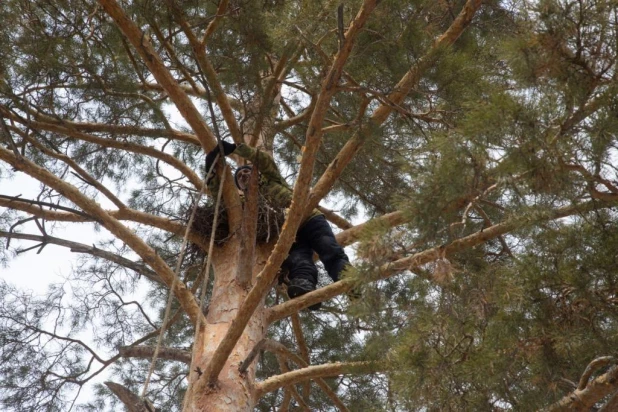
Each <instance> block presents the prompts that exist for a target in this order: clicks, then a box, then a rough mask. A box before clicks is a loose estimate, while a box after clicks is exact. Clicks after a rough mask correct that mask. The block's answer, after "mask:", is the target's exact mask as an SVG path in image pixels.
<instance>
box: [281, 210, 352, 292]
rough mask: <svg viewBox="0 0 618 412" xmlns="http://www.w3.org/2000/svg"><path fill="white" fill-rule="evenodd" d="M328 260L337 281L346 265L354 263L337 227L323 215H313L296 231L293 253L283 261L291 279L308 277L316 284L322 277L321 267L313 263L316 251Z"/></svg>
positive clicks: (324, 262)
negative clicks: (338, 238)
mask: <svg viewBox="0 0 618 412" xmlns="http://www.w3.org/2000/svg"><path fill="white" fill-rule="evenodd" d="M314 251H315V252H316V253H317V254H318V257H319V258H320V260H321V261H322V263H323V264H324V267H325V268H326V271H327V272H328V275H329V276H330V277H331V279H332V280H333V282H336V281H338V280H339V275H340V274H341V271H342V270H343V268H345V267H346V266H347V265H349V264H350V259H348V256H347V255H346V254H345V252H344V250H343V248H342V247H341V245H339V243H337V240H336V239H335V235H334V234H333V230H332V229H331V228H330V225H329V224H328V222H327V221H326V219H325V218H324V216H322V215H318V216H315V217H313V218H311V219H309V220H308V221H307V222H305V224H304V225H303V226H301V228H300V229H298V233H296V241H295V242H294V244H293V245H292V248H291V249H290V254H289V255H288V257H287V259H286V260H285V261H284V262H283V265H282V266H283V268H284V269H286V270H288V271H289V273H288V279H290V280H292V279H294V278H304V279H307V280H309V281H310V282H311V283H313V284H314V285H315V284H316V283H317V281H318V268H317V267H316V266H315V263H313V252H314Z"/></svg>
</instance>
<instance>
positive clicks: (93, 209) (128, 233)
mask: <svg viewBox="0 0 618 412" xmlns="http://www.w3.org/2000/svg"><path fill="white" fill-rule="evenodd" d="M0 160H3V161H5V162H6V163H8V164H10V165H11V166H13V167H14V168H15V169H17V170H20V171H23V172H25V173H26V174H28V175H30V176H32V177H33V178H35V179H36V180H38V181H40V182H41V183H43V184H45V185H47V186H49V187H51V188H53V189H54V190H56V191H57V192H58V193H60V194H62V195H63V196H65V197H66V198H67V199H69V200H70V201H72V202H73V203H75V204H76V205H77V206H79V207H81V208H82V209H83V210H84V211H85V212H86V213H88V214H90V215H92V216H93V217H94V218H96V219H97V220H98V221H100V222H101V224H102V225H103V226H105V228H106V229H107V230H109V231H110V232H111V233H112V234H114V235H115V236H116V237H118V238H119V239H120V240H122V241H123V242H125V243H126V244H127V246H129V247H130V248H131V249H133V251H135V253H137V254H138V255H139V256H140V257H141V258H142V259H143V260H144V262H146V263H147V264H148V265H149V266H150V267H152V268H153V269H154V270H155V272H156V273H157V274H158V275H159V276H160V277H161V279H162V280H163V282H165V284H166V285H167V286H168V287H172V285H175V287H174V288H173V292H174V294H175V295H176V297H177V298H178V301H179V302H180V305H181V306H182V308H183V309H184V311H185V312H186V313H187V315H188V316H189V318H190V319H191V321H192V322H193V323H196V322H197V319H198V317H200V316H203V315H202V312H201V311H200V309H199V305H198V304H197V302H196V301H195V297H194V296H193V294H191V291H189V290H188V289H187V287H186V285H185V284H184V283H182V281H180V279H178V278H177V276H176V274H175V273H174V272H173V271H172V270H171V269H170V267H169V266H167V264H166V263H165V261H164V260H163V259H162V258H161V257H160V256H159V255H158V254H157V253H156V252H155V251H154V250H153V249H152V248H151V247H150V246H148V245H147V244H146V243H145V242H144V241H143V240H142V239H141V238H140V237H139V236H137V235H136V234H135V233H134V232H133V231H132V230H131V229H129V228H128V227H126V226H124V225H123V224H122V223H120V222H119V221H118V220H117V219H115V218H113V217H112V216H110V215H109V214H108V213H107V212H106V211H105V210H103V209H102V208H101V206H99V205H98V204H97V203H96V202H94V201H93V200H91V199H89V198H88V197H86V196H85V195H83V194H82V193H80V192H79V190H78V189H77V188H76V187H74V186H72V185H70V184H68V183H67V182H65V181H63V180H61V179H60V178H58V177H56V176H55V175H53V174H52V173H50V172H49V171H47V170H45V169H43V168H42V167H40V166H38V165H36V164H35V163H32V162H31V161H29V160H27V159H25V158H17V157H16V156H15V155H14V154H13V153H12V152H10V151H8V150H6V149H4V148H2V147H0Z"/></svg>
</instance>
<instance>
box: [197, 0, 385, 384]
mask: <svg viewBox="0 0 618 412" xmlns="http://www.w3.org/2000/svg"><path fill="white" fill-rule="evenodd" d="M376 3H377V1H376V0H366V1H365V4H364V5H363V6H362V7H361V10H360V11H359V13H358V14H357V17H356V19H355V20H354V21H353V22H352V24H351V26H350V28H349V29H348V32H347V33H346V41H345V44H344V47H343V48H342V49H341V50H340V51H339V53H337V56H335V62H334V63H333V66H332V67H331V70H330V71H329V74H328V75H327V76H326V78H325V79H324V82H323V83H322V89H321V91H320V95H319V96H318V99H317V102H316V108H315V110H314V112H313V116H312V118H311V122H310V124H309V129H308V131H307V139H306V146H305V147H306V150H305V153H304V156H303V159H302V161H301V166H300V171H299V174H298V179H297V181H296V185H295V186H294V192H293V195H292V203H291V206H290V209H289V213H288V216H287V218H286V221H285V223H284V225H283V230H282V232H281V234H280V235H279V240H278V241H277V244H276V245H275V248H274V250H273V252H272V254H271V255H270V257H269V258H268V261H267V263H266V265H265V266H264V268H263V269H262V271H261V273H260V274H259V275H258V276H257V279H256V283H255V285H254V287H253V288H251V290H250V291H249V293H248V295H247V297H246V298H245V300H244V301H243V303H242V304H241V305H240V307H239V309H238V312H237V315H236V317H235V318H234V320H233V321H232V323H231V325H230V328H229V329H228V331H227V333H226V334H225V336H224V337H223V339H222V341H221V342H220V344H219V346H218V347H217V349H216V350H215V351H214V353H213V357H212V358H211V360H210V362H208V364H207V365H206V367H205V368H204V374H205V377H206V379H204V380H200V381H199V382H198V384H200V385H214V384H215V383H216V381H217V377H218V376H219V372H221V369H222V368H223V366H224V364H225V362H226V360H227V358H228V356H229V355H230V353H231V352H232V350H233V349H234V346H235V345H236V342H237V341H238V339H239V338H240V336H241V335H242V333H243V331H244V329H245V327H246V325H247V323H248V322H249V319H250V318H251V316H252V315H253V312H254V311H255V309H256V308H257V306H258V305H259V304H260V302H261V301H262V297H263V296H264V295H265V294H266V292H267V291H268V290H269V288H270V285H271V284H272V282H273V280H274V278H275V276H276V275H277V270H278V269H279V267H280V266H281V263H283V260H284V259H285V257H286V256H287V253H288V251H289V249H290V246H291V245H292V243H293V241H294V239H295V237H296V231H297V230H298V227H299V225H300V223H301V221H302V218H303V215H304V206H305V201H306V199H307V195H308V193H307V189H308V188H309V184H310V182H311V175H312V170H313V163H314V161H315V154H316V152H317V149H318V146H319V142H320V137H321V132H320V130H321V125H322V120H323V118H324V113H325V111H326V109H327V108H328V106H329V102H330V98H331V96H332V95H333V94H334V92H335V89H336V87H335V86H336V83H337V82H338V80H339V77H340V76H341V71H342V70H343V64H344V63H345V61H346V59H347V57H348V56H349V54H350V52H351V49H352V44H353V42H354V39H355V38H356V35H357V34H358V32H359V31H360V29H361V27H362V26H363V25H364V23H365V22H366V21H367V19H368V18H369V14H370V13H371V11H372V10H373V8H374V7H375V5H376ZM203 389H204V388H197V390H198V391H201V390H203Z"/></svg>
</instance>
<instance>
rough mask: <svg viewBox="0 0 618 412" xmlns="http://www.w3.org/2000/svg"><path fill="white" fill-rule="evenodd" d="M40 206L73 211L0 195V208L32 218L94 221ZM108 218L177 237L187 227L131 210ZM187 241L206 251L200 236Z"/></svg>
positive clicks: (114, 212) (83, 215)
mask: <svg viewBox="0 0 618 412" xmlns="http://www.w3.org/2000/svg"><path fill="white" fill-rule="evenodd" d="M40 206H48V207H51V208H57V209H62V210H67V209H68V210H73V209H70V208H67V207H64V206H60V205H54V204H52V203H49V204H48V203H47V202H38V201H35V200H27V199H21V198H18V197H13V196H4V195H0V207H6V208H9V209H14V210H20V211H22V212H26V213H30V214H31V215H33V216H36V217H39V218H41V219H45V220H48V221H55V222H74V223H86V222H93V221H95V220H96V219H95V218H94V217H92V216H89V215H88V214H86V213H83V212H80V211H72V212H71V213H63V212H56V211H53V210H45V209H42V208H41V207H40ZM105 213H107V214H108V215H109V216H111V217H113V218H114V219H118V220H130V221H132V222H136V223H141V224H144V225H147V226H152V227H156V228H158V229H161V230H165V231H167V232H170V233H174V234H176V235H178V236H183V235H184V233H185V231H186V230H187V227H186V226H185V225H182V224H180V223H176V222H173V221H171V220H169V219H165V218H162V217H159V216H155V215H151V214H149V213H145V212H141V211H138V210H133V209H123V210H107V211H105ZM189 239H190V240H191V241H192V242H193V243H195V244H196V245H199V246H200V247H202V248H204V250H206V249H207V248H208V239H204V238H203V237H202V236H201V235H198V234H197V233H194V232H193V231H191V232H190V233H189Z"/></svg>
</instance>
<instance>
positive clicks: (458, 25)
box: [306, 0, 482, 213]
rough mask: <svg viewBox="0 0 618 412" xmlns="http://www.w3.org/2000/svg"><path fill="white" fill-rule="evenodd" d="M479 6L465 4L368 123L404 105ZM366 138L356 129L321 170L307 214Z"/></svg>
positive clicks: (378, 121) (381, 119) (475, 1)
mask: <svg viewBox="0 0 618 412" xmlns="http://www.w3.org/2000/svg"><path fill="white" fill-rule="evenodd" d="M481 3H482V0H468V1H467V2H466V4H465V5H464V7H463V9H462V10H461V12H460V13H459V15H458V16H457V18H456V19H455V21H453V23H452V24H451V26H450V27H449V28H448V29H447V30H446V32H444V34H442V35H441V36H440V37H439V38H438V39H437V40H436V41H435V42H434V44H433V46H432V47H431V49H430V50H429V51H428V52H427V53H426V54H425V55H424V56H423V57H421V58H420V59H419V60H418V61H417V62H416V64H415V65H414V66H412V68H411V69H410V70H409V71H408V72H407V73H406V74H405V76H404V77H403V78H402V79H401V80H400V81H399V83H397V85H396V86H395V90H394V91H393V92H392V93H391V94H390V95H389V96H388V102H389V103H390V104H385V103H382V104H381V105H380V106H379V107H378V108H377V109H376V110H375V111H374V112H373V114H372V115H371V120H370V122H371V124H372V125H373V126H379V125H381V124H382V123H384V122H385V121H386V119H387V118H388V116H389V114H390V113H391V112H392V111H393V110H394V107H395V106H397V105H400V104H401V102H403V99H404V98H405V97H406V96H407V95H408V93H410V91H411V90H412V89H413V88H414V87H415V86H416V85H417V84H418V82H419V81H420V78H421V75H422V73H423V72H424V71H425V70H426V69H427V68H428V67H430V66H431V65H432V64H435V60H436V56H438V53H437V52H438V51H439V50H441V49H443V48H445V47H449V46H451V45H452V44H453V43H454V42H455V40H457V39H458V38H459V36H460V35H461V33H463V31H464V30H465V29H466V28H467V27H468V25H469V24H470V22H471V21H472V18H473V17H474V14H475V13H476V11H477V10H478V8H479V7H480V6H481ZM366 136H367V135H366V134H365V133H363V130H362V128H361V129H359V130H358V131H357V132H356V133H355V134H354V135H353V136H352V138H351V139H350V140H348V141H347V142H346V144H345V145H344V146H343V148H342V149H341V151H340V152H339V153H338V154H337V156H336V157H335V159H333V161H332V162H331V163H330V164H329V165H328V167H327V168H326V171H324V174H323V175H322V176H321V177H320V179H319V180H318V182H317V183H316V185H315V186H314V188H313V190H312V191H311V194H310V196H309V202H308V203H307V206H306V213H310V211H311V210H313V209H314V208H315V207H316V206H317V205H318V203H320V201H321V200H322V198H324V196H326V194H327V193H328V192H329V191H330V190H331V189H332V187H333V185H334V184H335V182H336V180H337V179H338V178H339V176H341V173H342V172H343V170H344V169H345V167H346V166H347V165H348V164H349V163H350V161H351V160H352V159H353V158H354V156H355V155H356V153H357V152H358V151H359V150H360V148H361V147H362V146H363V144H364V143H365V139H366Z"/></svg>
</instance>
